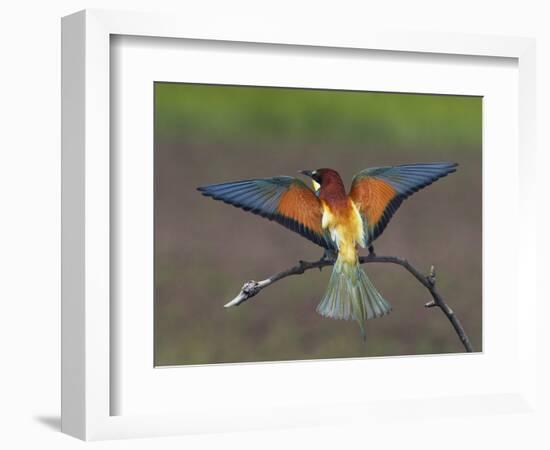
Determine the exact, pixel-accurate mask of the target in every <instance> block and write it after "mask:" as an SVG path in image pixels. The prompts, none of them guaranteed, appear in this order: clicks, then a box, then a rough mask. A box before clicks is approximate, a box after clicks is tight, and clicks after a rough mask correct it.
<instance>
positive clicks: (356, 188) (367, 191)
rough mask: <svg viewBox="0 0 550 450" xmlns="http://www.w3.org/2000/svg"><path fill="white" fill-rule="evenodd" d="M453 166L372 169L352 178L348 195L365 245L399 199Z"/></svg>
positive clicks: (421, 164)
mask: <svg viewBox="0 0 550 450" xmlns="http://www.w3.org/2000/svg"><path fill="white" fill-rule="evenodd" d="M457 165H458V164H456V163H450V162H434V163H419V164H406V165H402V166H393V167H373V168H370V169H365V170H363V171H361V172H359V173H358V174H357V175H355V177H353V181H352V185H351V190H350V193H349V196H350V197H351V199H352V200H353V202H354V203H355V205H356V206H357V209H358V210H359V213H360V214H361V217H362V219H363V228H364V232H365V242H366V244H367V245H368V244H369V243H371V242H372V241H374V240H375V239H376V238H377V237H378V236H380V234H381V233H382V231H384V228H386V225H387V224H388V222H389V221H390V219H391V217H392V216H393V214H394V213H395V211H397V209H398V208H399V206H400V205H401V203H402V202H403V200H405V199H406V198H407V197H409V196H410V195H412V194H413V193H415V192H417V191H419V190H420V189H422V188H423V187H426V186H428V185H430V184H432V183H433V182H434V181H436V180H438V179H439V178H441V177H444V176H446V175H448V174H450V173H452V172H455V171H456V167H457Z"/></svg>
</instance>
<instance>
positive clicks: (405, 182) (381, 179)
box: [198, 162, 457, 337]
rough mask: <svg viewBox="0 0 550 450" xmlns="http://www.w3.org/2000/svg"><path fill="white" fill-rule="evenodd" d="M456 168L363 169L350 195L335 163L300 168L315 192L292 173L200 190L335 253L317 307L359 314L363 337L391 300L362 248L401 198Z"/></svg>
mask: <svg viewBox="0 0 550 450" xmlns="http://www.w3.org/2000/svg"><path fill="white" fill-rule="evenodd" d="M456 167H457V164H455V163H449V162H434V163H419V164H407V165H401V166H393V167H375V168H371V169H365V170H363V171H361V172H359V173H358V174H357V175H355V177H354V178H353V181H352V183H351V189H350V192H349V194H346V189H345V187H344V183H343V182H342V178H341V177H340V175H339V174H338V172H336V171H335V170H333V169H317V170H302V171H300V172H301V173H302V174H304V175H307V176H309V177H311V178H312V179H313V186H314V189H315V191H314V190H311V189H310V188H309V187H308V186H307V185H306V184H304V183H303V182H302V181H301V180H300V179H298V178H294V177H288V176H279V177H273V178H262V179H254V180H243V181H234V182H229V183H221V184H212V185H209V186H203V187H199V188H198V190H199V191H200V192H202V193H203V194H204V195H206V196H209V197H212V198H214V199H216V200H222V201H224V202H225V203H229V204H231V205H234V206H237V207H239V208H242V209H244V210H245V211H250V212H252V213H254V214H259V215H260V216H262V217H265V218H267V219H269V220H274V221H276V222H278V223H280V224H281V225H283V226H285V227H286V228H288V229H290V230H292V231H295V232H297V233H299V234H301V235H302V236H304V237H305V238H307V239H309V240H310V241H313V242H314V243H316V244H317V245H320V246H321V247H324V248H325V249H326V251H328V252H329V253H331V254H335V255H336V254H337V258H336V262H335V263H334V268H333V271H332V275H331V277H330V281H329V284H328V289H327V291H326V293H325V295H324V297H323V299H322V300H321V302H320V303H319V306H318V307H317V312H318V313H320V314H321V315H323V316H325V317H331V318H333V319H346V320H347V319H353V320H356V321H357V322H358V323H359V326H360V327H361V334H362V335H363V337H365V320H367V319H373V318H376V317H381V316H384V315H386V314H388V313H389V312H390V311H391V306H390V304H389V303H388V302H387V301H386V300H384V298H383V297H382V296H381V295H380V293H379V292H378V291H377V290H376V288H375V287H374V285H373V284H372V282H371V281H370V280H369V278H368V277H367V275H366V273H365V272H364V271H363V269H362V268H361V266H360V264H359V260H358V252H357V246H358V245H359V246H361V247H364V248H366V247H371V245H372V242H373V241H374V240H375V239H376V238H377V237H378V236H380V234H381V233H382V232H383V231H384V229H385V228H386V225H387V224H388V222H389V221H390V219H391V217H392V216H393V214H394V213H395V211H396V210H397V208H399V206H400V205H401V203H402V202H403V200H405V199H406V198H407V197H409V196H410V195H412V194H413V193H415V192H417V191H418V190H420V189H422V188H423V187H426V186H428V185H430V184H431V183H433V182H434V181H436V180H437V179H439V178H441V177H444V176H446V175H448V174H449V173H452V172H454V171H456ZM317 188H318V190H317Z"/></svg>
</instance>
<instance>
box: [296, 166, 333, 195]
mask: <svg viewBox="0 0 550 450" xmlns="http://www.w3.org/2000/svg"><path fill="white" fill-rule="evenodd" d="M299 173H301V174H304V175H306V176H308V177H310V178H311V179H313V186H314V188H315V190H319V188H320V187H321V186H323V185H325V184H328V183H329V182H330V181H332V180H339V181H340V182H341V179H340V175H339V174H338V172H336V170H333V169H316V170H300V171H299Z"/></svg>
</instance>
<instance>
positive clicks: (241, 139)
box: [154, 82, 482, 366]
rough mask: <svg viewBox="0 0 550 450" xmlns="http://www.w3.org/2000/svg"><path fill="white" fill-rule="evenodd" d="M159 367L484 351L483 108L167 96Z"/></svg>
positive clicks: (455, 99) (251, 92)
mask: <svg viewBox="0 0 550 450" xmlns="http://www.w3.org/2000/svg"><path fill="white" fill-rule="evenodd" d="M154 101H155V123H154V133H155V149H154V151H155V167H154V177H155V196H154V200H155V236H154V244H155V250H154V254H155V305H154V325H155V336H154V347H155V361H154V363H155V366H174V365H195V364H217V363H239V362H262V361H288V360H308V359H325V358H347V357H368V356H396V355H421V354H441V353H459V352H465V351H476V352H479V351H482V346H481V344H482V99H481V97H472V96H449V95H431V94H430V95H427V94H404V93H403V94H402V93H383V92H364V91H345V90H317V89H299V88H274V87H256V86H228V85H202V84H185V83H164V82H157V83H155V99H154Z"/></svg>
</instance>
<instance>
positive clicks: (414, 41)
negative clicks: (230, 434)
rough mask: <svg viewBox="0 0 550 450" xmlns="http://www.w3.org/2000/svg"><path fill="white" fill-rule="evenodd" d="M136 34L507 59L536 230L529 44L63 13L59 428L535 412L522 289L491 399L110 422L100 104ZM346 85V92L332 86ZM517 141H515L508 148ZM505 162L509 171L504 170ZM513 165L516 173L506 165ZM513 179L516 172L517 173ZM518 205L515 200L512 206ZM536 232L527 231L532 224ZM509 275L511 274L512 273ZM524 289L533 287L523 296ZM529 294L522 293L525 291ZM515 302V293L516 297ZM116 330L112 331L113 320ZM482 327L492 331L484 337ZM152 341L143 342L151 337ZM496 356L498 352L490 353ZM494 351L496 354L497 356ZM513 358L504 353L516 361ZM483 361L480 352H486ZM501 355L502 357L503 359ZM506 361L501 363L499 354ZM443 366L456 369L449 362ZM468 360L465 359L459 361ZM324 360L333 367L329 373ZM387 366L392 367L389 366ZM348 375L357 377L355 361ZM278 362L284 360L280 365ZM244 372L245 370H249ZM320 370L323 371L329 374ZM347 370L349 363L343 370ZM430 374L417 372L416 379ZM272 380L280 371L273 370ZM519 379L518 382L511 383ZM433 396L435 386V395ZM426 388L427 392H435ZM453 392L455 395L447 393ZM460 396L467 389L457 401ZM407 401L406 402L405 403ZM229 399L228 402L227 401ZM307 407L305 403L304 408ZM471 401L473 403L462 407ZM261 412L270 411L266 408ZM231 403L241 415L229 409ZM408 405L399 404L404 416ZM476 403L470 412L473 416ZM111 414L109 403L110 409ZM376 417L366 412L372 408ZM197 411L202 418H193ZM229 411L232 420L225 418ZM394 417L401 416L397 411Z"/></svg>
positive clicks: (530, 307) (155, 432)
mask: <svg viewBox="0 0 550 450" xmlns="http://www.w3.org/2000/svg"><path fill="white" fill-rule="evenodd" d="M113 35H118V36H141V37H163V38H176V39H192V40H202V41H212V42H215V41H224V42H236V43H255V45H257V44H266V45H268V44H285V45H294V46H300V48H302V49H305V51H307V49H308V48H313V47H317V48H318V47H322V48H331V49H333V51H336V52H338V50H339V49H340V50H341V51H345V49H368V50H376V51H384V52H407V53H408V54H411V55H412V57H413V58H414V55H415V54H416V55H440V54H446V55H464V56H478V57H501V58H511V59H514V60H517V64H518V68H517V74H518V82H519V97H518V103H517V109H518V116H517V117H519V121H518V123H517V130H518V137H519V144H518V145H519V147H517V148H519V151H518V152H517V154H518V155H519V161H518V163H519V166H518V167H519V177H518V182H517V184H515V185H514V186H515V187H514V188H513V189H514V192H512V193H511V198H514V199H515V200H516V204H515V206H516V207H517V212H518V213H519V214H521V217H522V221H523V222H524V223H525V224H526V225H525V226H528V225H527V224H529V223H531V224H534V222H535V217H534V215H533V214H534V212H533V211H535V208H534V207H533V202H534V201H535V200H534V199H535V196H534V195H532V194H533V192H534V189H535V187H534V185H533V184H532V182H531V181H530V177H527V176H526V174H527V173H529V170H530V169H532V168H533V167H534V165H535V164H534V147H535V142H534V136H535V133H534V124H535V117H534V115H535V108H534V99H535V83H534V76H535V46H534V41H533V40H532V39H526V38H510V37H491V36H472V35H459V34H444V33H441V34H435V33H426V34H419V33H399V32H395V31H392V32H389V31H383V30H372V29H371V30H370V31H367V32H366V31H364V30H360V31H358V30H356V31H353V30H350V31H349V33H346V34H341V35H338V36H329V35H327V34H326V33H325V32H323V31H322V30H319V32H318V33H317V34H316V33H315V32H314V31H313V32H312V30H308V33H307V34H306V33H304V31H303V30H299V29H292V28H290V29H285V30H280V29H278V27H276V26H269V24H261V23H251V24H250V25H249V26H248V27H244V28H242V27H241V28H240V29H238V30H237V29H233V28H232V27H231V24H227V23H223V22H220V23H213V24H209V25H205V24H203V23H193V21H192V20H190V19H189V18H186V17H174V16H168V15H162V14H143V13H127V12H112V11H109V12H107V11H96V10H93V11H82V12H79V13H76V14H73V15H71V16H67V17H65V18H64V19H63V22H62V50H63V62H62V77H63V79H62V81H63V83H62V96H63V98H62V107H63V114H62V123H63V132H62V145H63V152H62V172H63V180H62V208H63V217H62V226H63V230H62V430H63V431H64V432H66V433H68V434H70V435H73V436H76V437H79V438H81V439H86V440H96V439H109V438H122V437H145V436H161V435H169V434H182V433H196V432H209V431H224V430H227V431H232V430H245V429H258V428H266V427H273V426H275V427H280V426H286V425H291V426H294V425H300V424H303V425H308V424H321V425H324V424H327V423H329V421H334V420H335V418H338V420H352V418H354V419H353V420H359V419H360V418H361V417H367V416H368V417H371V416H373V415H375V414H381V415H383V416H385V417H390V416H392V417H393V415H392V414H393V413H390V411H391V410H392V408H394V405H395V401H400V400H401V401H405V400H406V399H408V401H407V405H408V406H407V407H406V408H405V409H406V410H407V411H409V413H410V414H414V411H417V410H419V409H422V408H423V407H425V406H426V405H428V406H429V405H437V407H438V408H440V410H441V411H446V410H449V411H450V410H453V414H456V411H457V410H459V411H460V414H472V413H475V412H476V411H477V412H479V411H483V412H487V411H489V412H494V411H498V410H499V407H500V406H502V405H506V407H507V408H511V409H512V410H514V411H519V412H521V411H524V410H526V408H529V407H534V405H535V399H536V384H535V374H536V353H535V350H534V349H535V348H536V328H535V326H534V325H535V323H536V320H535V311H536V305H535V302H536V293H535V286H534V285H531V286H529V285H528V283H527V284H525V283H524V284H523V285H522V286H523V294H524V297H523V298H522V304H523V307H522V308H521V309H518V311H517V319H515V320H517V322H516V323H515V326H517V339H516V338H514V339H513V345H514V346H516V347H517V348H515V350H514V352H515V353H516V352H517V360H514V361H518V362H519V365H518V367H517V374H516V372H514V377H513V379H510V380H507V381H506V382H507V383H508V384H507V385H506V386H505V387H504V386H502V387H500V386H499V387H498V389H496V391H495V392H486V393H483V392H478V393H476V394H472V392H467V393H466V392H465V393H464V395H465V397H464V398H463V399H459V400H458V401H457V400H456V398H455V399H453V398H452V397H451V398H446V397H444V396H441V395H438V394H437V393H436V394H434V396H432V397H430V396H428V395H426V393H422V392H421V391H419V392H420V394H419V395H420V397H421V398H417V397H418V395H412V394H413V393H412V392H411V395H407V393H406V392H405V391H400V392H399V394H398V395H397V396H396V397H394V398H392V399H388V400H387V401H386V400H384V399H383V398H378V399H375V400H373V401H371V402H368V401H360V402H356V403H346V402H341V403H338V404H336V403H332V404H331V408H330V411H329V410H328V409H326V408H323V404H322V403H321V404H316V403H315V402H314V401H313V400H311V399H310V400H308V401H307V402H305V403H304V404H303V405H302V406H301V407H290V406H288V405H285V404H280V405H276V406H275V405H274V406H273V407H274V408H275V412H273V411H271V412H269V411H267V410H266V411H254V412H253V413H251V412H250V411H248V412H247V411H246V410H245V408H246V407H247V406H246V405H247V403H246V402H244V401H243V402H242V403H243V405H240V406H237V405H235V403H232V404H231V405H230V407H229V406H228V405H218V406H219V413H218V414H210V415H209V414H207V413H206V412H205V410H206V409H208V406H209V405H208V399H203V404H202V405H201V404H200V402H201V400H200V398H197V399H194V400H193V401H194V402H195V406H194V410H195V411H198V413H195V414H190V413H189V411H187V412H185V413H178V412H177V411H172V412H160V413H159V411H156V410H154V409H152V410H151V413H150V414H147V406H146V407H145V408H144V409H145V410H144V411H140V412H139V414H125V413H123V414H118V415H113V414H112V411H113V398H114V391H115V390H117V389H121V386H119V385H117V383H116V382H114V379H113V377H112V366H113V365H115V363H116V361H115V359H116V358H118V357H119V356H120V355H119V354H118V352H116V351H113V347H112V346H113V342H112V338H113V336H115V335H116V333H117V330H116V329H114V328H113V327H114V324H113V322H112V321H111V313H112V311H111V304H110V296H111V292H112V289H113V288H112V285H111V282H112V280H111V274H112V272H111V251H112V250H111V246H112V241H111V227H112V221H111V214H112V209H111V194H112V193H111V190H110V189H111V183H112V177H113V175H112V173H111V169H110V163H111V161H110V158H111V155H110V148H111V145H112V134H111V130H110V127H111V122H110V108H111V104H112V92H111V89H110V88H111V82H112V79H111V71H110V64H111V57H112V54H111V37H112V36H113ZM342 87H344V86H342ZM514 145H515V143H514ZM507 167H509V166H507ZM511 169H512V170H513V169H514V168H513V167H511ZM516 175H517V174H516ZM519 198H522V199H524V201H522V202H521V204H518V202H517V199H519ZM533 227H534V225H533ZM516 251H517V252H518V260H519V261H535V259H536V258H535V257H534V255H535V237H534V236H529V235H526V236H524V237H523V239H522V245H521V247H518V248H517V249H516ZM532 264H533V263H530V266H529V267H527V265H526V264H519V265H518V267H517V272H516V273H515V274H516V275H517V278H518V284H519V282H520V280H521V279H525V278H526V277H529V276H530V275H529V274H530V273H532V272H533V271H534V269H533V267H532ZM514 270H515V269H514ZM529 289H531V292H529ZM526 291H527V292H526ZM513 295H515V296H516V297H517V295H518V292H517V290H514V293H513ZM115 325H116V324H115ZM489 332H490V330H489ZM514 336H516V334H514ZM149 339H151V337H149ZM496 351H497V353H498V349H497V350H496ZM501 353H502V352H501ZM515 353H514V354H515ZM488 356H490V355H488ZM501 356H502V355H501ZM504 357H505V356H502V358H504ZM447 363H448V364H454V362H453V361H448V362H447ZM456 363H457V364H463V365H468V364H472V365H473V366H472V369H474V368H475V367H474V365H475V364H477V362H472V360H462V361H457V362H456ZM335 364H338V362H334V363H332V365H331V367H337V366H336V365H335ZM385 364H389V365H392V364H399V363H392V362H391V361H390V362H389V363H385ZM281 365H282V364H271V365H267V366H266V365H263V366H256V368H255V369H254V370H255V371H261V372H262V374H263V373H268V372H277V371H279V372H280V369H278V368H279V367H280V366H281ZM356 365H357V367H356V369H357V370H362V369H361V368H360V367H359V365H360V362H356ZM287 366H288V365H287ZM250 367H251V366H249V365H248V366H242V367H240V366H238V365H236V366H233V367H232V368H231V369H230V370H231V372H232V373H233V374H232V375H231V376H233V377H235V379H238V378H239V377H241V378H242V371H243V370H251V369H250ZM295 367H296V368H295V371H298V372H299V371H303V372H308V371H310V372H311V371H312V368H313V367H315V366H312V365H309V366H307V365H296V366H295ZM247 368H248V369H247ZM325 369H327V370H328V368H327V367H325ZM348 369H349V366H348ZM423 370H425V371H426V376H427V377H428V376H429V374H430V373H431V372H429V370H430V369H429V368H428V367H427V366H426V368H420V369H419V374H422V371H423ZM279 375H280V373H279ZM516 375H517V376H516ZM442 389H443V388H442ZM434 392H437V390H436V391H434ZM452 394H453V395H456V393H455V392H453V393H452ZM466 394H468V395H467V396H466ZM411 399H414V401H413V400H411ZM233 400H235V399H233ZM308 402H309V403H308ZM472 405H476V406H472ZM267 406H269V405H267ZM239 408H241V411H240V412H239ZM407 408H408V409H407ZM476 408H477V409H476ZM115 409H116V408H115ZM375 410H376V413H375V412H374V411H375ZM201 411H202V412H201ZM229 411H231V416H232V417H231V419H230V420H225V418H226V417H227V414H228V413H229ZM401 414H403V412H401Z"/></svg>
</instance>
